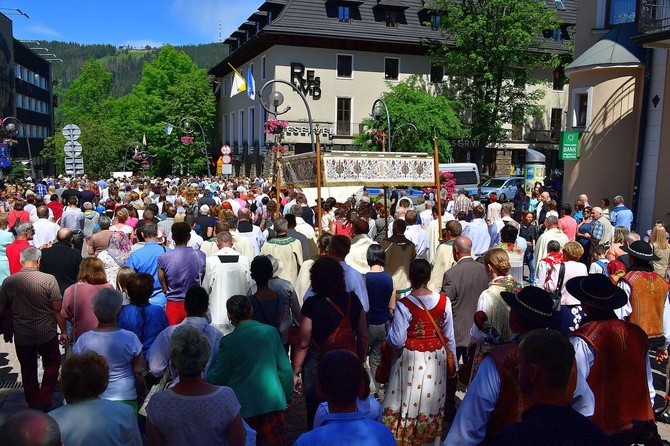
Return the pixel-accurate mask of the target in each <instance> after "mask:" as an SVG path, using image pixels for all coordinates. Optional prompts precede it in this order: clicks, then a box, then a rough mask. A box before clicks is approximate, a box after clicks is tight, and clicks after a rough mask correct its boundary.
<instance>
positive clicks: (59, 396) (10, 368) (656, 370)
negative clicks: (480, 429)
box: [0, 341, 670, 444]
mask: <svg viewBox="0 0 670 446" xmlns="http://www.w3.org/2000/svg"><path fill="white" fill-rule="evenodd" d="M20 370H21V368H20V365H19V361H18V360H17V358H16V354H15V351H14V345H13V344H7V343H5V342H4V341H0V425H1V424H2V423H4V422H5V420H6V419H7V418H9V417H10V416H12V415H13V414H15V413H17V412H18V411H20V410H23V409H27V408H28V404H26V401H25V399H24V396H23V388H22V387H21V384H20V380H21V377H20ZM653 376H654V387H655V388H656V403H657V407H660V405H661V404H662V403H663V396H664V395H665V380H666V379H665V376H666V374H665V368H664V367H663V368H662V367H661V366H659V365H654V366H653ZM40 377H41V368H40ZM464 395H465V393H464V388H463V387H459V390H458V391H457V393H456V396H457V398H459V399H462V398H463V396H464ZM62 404H63V393H62V391H61V389H60V384H59V385H58V386H57V387H56V392H55V394H54V407H58V406H60V405H62ZM286 422H287V428H288V437H289V444H293V442H294V441H295V439H296V438H298V436H300V434H302V433H303V432H305V431H306V430H307V415H306V411H305V400H304V398H302V397H299V398H298V399H297V400H296V404H295V409H294V410H292V411H287V413H286ZM448 428H449V424H447V426H446V429H445V435H446V432H447V430H448ZM658 431H659V433H660V434H661V437H662V438H663V439H664V440H667V441H670V424H666V423H658Z"/></svg>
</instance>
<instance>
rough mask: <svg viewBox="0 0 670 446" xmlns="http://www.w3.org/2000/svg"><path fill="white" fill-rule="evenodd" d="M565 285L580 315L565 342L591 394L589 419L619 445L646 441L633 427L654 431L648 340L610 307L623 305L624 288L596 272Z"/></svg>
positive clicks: (574, 279)
mask: <svg viewBox="0 0 670 446" xmlns="http://www.w3.org/2000/svg"><path fill="white" fill-rule="evenodd" d="M566 289H567V290H568V292H569V293H570V294H571V295H572V296H574V297H575V298H576V299H578V300H579V301H580V302H581V303H582V309H583V310H584V313H585V314H586V317H585V318H584V319H583V321H582V325H581V326H580V327H579V328H578V329H577V330H575V331H573V332H572V337H571V338H570V342H571V343H572V345H573V347H574V348H575V361H576V363H577V368H578V369H579V372H580V374H582V375H583V376H584V377H586V381H587V383H588V384H589V387H590V388H591V390H593V393H594V396H595V411H594V414H593V417H592V418H591V419H592V421H593V422H594V423H596V424H597V425H598V426H600V428H601V429H602V430H603V431H604V432H605V433H606V434H608V435H616V436H617V437H620V438H622V439H623V438H625V439H626V441H625V444H630V443H638V442H639V443H644V444H649V443H647V440H648V438H640V437H639V436H638V435H639V432H637V427H638V426H644V425H646V426H647V427H649V430H650V431H652V432H653V431H655V427H654V410H653V400H654V395H655V393H656V392H655V390H654V385H653V382H652V375H651V367H650V365H649V358H648V356H647V342H648V339H647V335H646V333H645V332H644V331H643V330H642V329H641V328H640V327H639V326H637V325H636V324H631V323H629V322H626V321H622V320H620V319H618V318H617V316H616V314H615V312H614V310H616V309H618V308H621V307H622V306H624V305H626V302H627V301H628V298H627V296H626V293H625V292H624V291H623V290H622V289H621V288H619V287H616V286H615V285H614V284H612V282H611V281H610V280H609V279H608V278H607V277H605V276H604V275H602V274H589V275H588V276H580V277H574V278H572V279H570V280H568V282H567V283H566ZM634 427H635V428H636V432H633V428H634ZM621 444H624V442H622V443H621Z"/></svg>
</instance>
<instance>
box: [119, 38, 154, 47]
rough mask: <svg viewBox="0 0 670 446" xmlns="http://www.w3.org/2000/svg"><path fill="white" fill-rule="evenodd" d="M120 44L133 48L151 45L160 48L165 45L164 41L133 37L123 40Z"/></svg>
mask: <svg viewBox="0 0 670 446" xmlns="http://www.w3.org/2000/svg"><path fill="white" fill-rule="evenodd" d="M119 45H120V46H131V47H133V48H144V47H145V46H147V45H149V46H150V47H151V48H160V47H162V46H163V45H165V43H164V42H157V41H156V40H151V39H131V40H126V41H124V42H121V43H120V44H119Z"/></svg>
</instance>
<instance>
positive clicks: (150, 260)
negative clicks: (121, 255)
mask: <svg viewBox="0 0 670 446" xmlns="http://www.w3.org/2000/svg"><path fill="white" fill-rule="evenodd" d="M164 252H167V248H165V247H164V246H161V245H159V244H158V242H155V241H153V242H146V243H145V244H144V247H143V248H140V249H138V250H137V251H135V252H133V253H132V254H130V257H128V261H127V262H126V265H127V266H129V267H131V268H132V269H134V270H135V272H136V273H147V274H151V275H152V276H154V291H157V290H159V291H160V289H161V283H160V281H159V280H158V256H159V255H161V254H163V253H164Z"/></svg>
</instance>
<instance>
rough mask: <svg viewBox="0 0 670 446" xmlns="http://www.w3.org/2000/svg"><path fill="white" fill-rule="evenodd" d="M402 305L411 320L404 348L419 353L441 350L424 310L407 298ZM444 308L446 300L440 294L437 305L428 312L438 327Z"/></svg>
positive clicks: (440, 343) (441, 322)
mask: <svg viewBox="0 0 670 446" xmlns="http://www.w3.org/2000/svg"><path fill="white" fill-rule="evenodd" d="M402 303H403V304H405V306H406V307H407V309H408V310H409V312H410V313H411V314H412V320H411V321H410V323H409V328H408V329H407V340H406V341H405V348H406V349H408V350H412V351H419V352H432V351H435V350H439V349H441V348H442V342H440V338H439V336H438V335H437V333H436V332H435V328H434V327H433V323H432V322H431V321H430V318H429V317H428V315H427V314H426V312H425V310H424V309H423V308H422V307H420V306H417V305H416V304H415V303H414V302H412V301H411V300H410V299H408V298H404V299H403V300H402ZM446 306H447V298H446V296H445V295H444V294H440V300H439V301H438V302H437V305H435V307H434V308H432V309H430V310H428V311H430V314H431V315H432V316H433V319H435V323H436V324H437V325H438V326H441V325H442V324H443V323H444V309H445V307H446ZM447 342H448V340H447Z"/></svg>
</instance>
